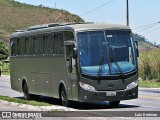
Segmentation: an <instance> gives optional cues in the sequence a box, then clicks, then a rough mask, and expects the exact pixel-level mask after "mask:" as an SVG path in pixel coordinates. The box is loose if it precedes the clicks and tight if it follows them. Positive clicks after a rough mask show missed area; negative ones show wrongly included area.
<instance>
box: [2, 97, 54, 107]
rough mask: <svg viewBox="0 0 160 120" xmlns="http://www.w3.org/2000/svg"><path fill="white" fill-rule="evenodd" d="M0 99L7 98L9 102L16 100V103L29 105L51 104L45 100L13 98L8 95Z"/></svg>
mask: <svg viewBox="0 0 160 120" xmlns="http://www.w3.org/2000/svg"><path fill="white" fill-rule="evenodd" d="M0 100H5V101H8V102H15V103H22V104H28V105H34V106H50V105H51V104H48V103H45V102H37V101H33V100H30V101H27V100H22V99H18V98H11V97H8V96H0Z"/></svg>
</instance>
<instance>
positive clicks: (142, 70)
mask: <svg viewBox="0 0 160 120" xmlns="http://www.w3.org/2000/svg"><path fill="white" fill-rule="evenodd" d="M138 62H139V76H140V77H141V78H142V79H143V80H155V81H160V49H158V48H157V49H155V50H151V51H143V52H142V53H140V57H139V58H138Z"/></svg>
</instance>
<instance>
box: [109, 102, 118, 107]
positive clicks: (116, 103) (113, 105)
mask: <svg viewBox="0 0 160 120" xmlns="http://www.w3.org/2000/svg"><path fill="white" fill-rule="evenodd" d="M119 103H120V101H110V102H109V104H110V105H111V106H112V107H117V106H119Z"/></svg>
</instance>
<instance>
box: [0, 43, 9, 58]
mask: <svg viewBox="0 0 160 120" xmlns="http://www.w3.org/2000/svg"><path fill="white" fill-rule="evenodd" d="M8 56H9V51H8V49H7V48H6V46H5V44H4V43H3V42H2V41H0V60H5V59H7V58H8Z"/></svg>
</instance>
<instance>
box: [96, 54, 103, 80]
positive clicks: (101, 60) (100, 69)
mask: <svg viewBox="0 0 160 120" xmlns="http://www.w3.org/2000/svg"><path fill="white" fill-rule="evenodd" d="M103 64H104V56H103V55H102V56H101V57H100V63H99V69H98V75H97V76H98V78H101V73H102V67H103Z"/></svg>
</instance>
